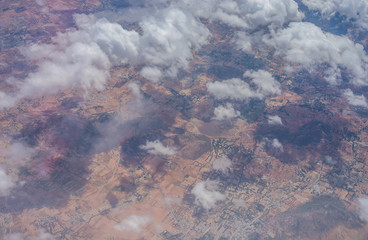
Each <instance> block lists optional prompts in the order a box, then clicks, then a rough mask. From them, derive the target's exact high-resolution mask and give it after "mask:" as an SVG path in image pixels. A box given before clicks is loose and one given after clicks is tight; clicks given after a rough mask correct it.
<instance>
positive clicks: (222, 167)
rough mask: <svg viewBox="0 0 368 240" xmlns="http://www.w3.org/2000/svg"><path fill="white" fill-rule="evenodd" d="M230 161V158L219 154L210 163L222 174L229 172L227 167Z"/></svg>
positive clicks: (229, 165)
mask: <svg viewBox="0 0 368 240" xmlns="http://www.w3.org/2000/svg"><path fill="white" fill-rule="evenodd" d="M231 165H232V162H231V160H230V159H229V158H228V157H226V156H221V157H219V158H216V159H215V161H213V163H212V168H213V169H214V170H217V171H221V172H222V173H224V174H227V173H228V172H229V168H230V167H231Z"/></svg>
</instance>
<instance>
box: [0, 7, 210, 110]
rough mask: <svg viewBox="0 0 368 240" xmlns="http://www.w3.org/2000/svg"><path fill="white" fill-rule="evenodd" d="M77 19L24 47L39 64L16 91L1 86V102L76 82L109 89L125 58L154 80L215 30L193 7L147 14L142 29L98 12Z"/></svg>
mask: <svg viewBox="0 0 368 240" xmlns="http://www.w3.org/2000/svg"><path fill="white" fill-rule="evenodd" d="M74 20H75V24H76V28H72V29H68V30H67V31H66V32H64V33H58V34H57V35H56V36H54V37H53V38H52V39H51V43H50V44H37V43H36V44H32V45H30V46H27V47H25V48H24V49H23V53H24V55H25V56H26V58H27V59H28V60H30V61H32V62H34V63H35V64H36V65H37V70H36V71H35V72H32V73H30V74H29V75H28V76H27V77H26V78H25V79H24V80H23V81H22V82H19V81H17V82H19V83H18V84H16V85H15V86H14V87H15V89H16V91H15V93H14V94H6V93H4V92H0V107H11V106H13V105H14V104H15V103H16V101H18V100H19V99H22V98H25V97H34V96H36V97H39V96H43V95H50V94H55V93H57V92H58V91H60V90H64V89H67V88H71V87H72V88H83V89H89V88H96V89H97V90H103V89H104V85H105V84H106V81H107V80H108V79H109V77H110V72H109V71H110V68H111V67H112V66H119V65H122V64H130V65H143V66H144V67H143V69H142V71H141V74H142V76H143V77H145V78H147V79H149V80H152V81H154V82H157V81H159V80H160V79H161V78H162V77H164V76H166V77H171V78H172V77H175V76H176V75H177V73H178V71H179V69H186V68H187V67H188V64H189V61H190V60H191V59H192V58H193V54H192V50H196V49H198V48H200V47H201V46H202V45H203V44H205V43H206V41H207V37H208V36H209V34H210V33H209V31H208V29H207V28H206V27H205V26H204V25H203V24H202V23H200V22H199V21H198V20H197V19H196V18H195V17H194V16H193V15H192V14H191V13H190V12H188V11H185V10H182V9H179V8H175V7H168V8H164V9H160V10H157V11H153V14H151V16H148V17H145V18H144V19H143V20H142V21H141V22H140V23H139V24H140V26H141V28H142V30H143V33H142V34H139V33H138V32H136V31H133V30H132V31H129V30H126V29H124V28H123V27H122V26H121V25H119V24H118V23H114V22H110V21H109V20H107V19H106V18H100V19H97V18H96V17H94V16H93V15H85V14H75V15H74Z"/></svg>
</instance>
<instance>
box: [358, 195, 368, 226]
mask: <svg viewBox="0 0 368 240" xmlns="http://www.w3.org/2000/svg"><path fill="white" fill-rule="evenodd" d="M358 208H359V215H360V218H361V219H362V220H364V221H366V222H368V198H359V199H358Z"/></svg>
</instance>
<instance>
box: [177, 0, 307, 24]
mask: <svg viewBox="0 0 368 240" xmlns="http://www.w3.org/2000/svg"><path fill="white" fill-rule="evenodd" d="M184 3H185V4H186V5H187V6H188V8H189V9H190V10H191V11H192V12H193V13H194V14H195V15H196V16H199V17H201V18H206V19H210V20H211V21H220V22H223V23H225V24H227V25H229V26H232V27H239V28H243V29H257V28H259V27H260V26H267V25H270V24H272V25H277V26H282V25H283V24H285V23H286V22H289V21H300V20H301V19H302V18H303V16H304V15H303V13H301V12H300V11H299V10H298V4H297V3H296V2H295V1H293V0H281V1H272V0H263V1H259V0H247V1H242V0H225V1H220V0H214V1H195V0H184Z"/></svg>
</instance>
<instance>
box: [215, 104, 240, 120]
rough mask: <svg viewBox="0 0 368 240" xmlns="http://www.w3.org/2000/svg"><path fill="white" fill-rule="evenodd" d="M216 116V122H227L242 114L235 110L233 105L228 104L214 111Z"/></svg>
mask: <svg viewBox="0 0 368 240" xmlns="http://www.w3.org/2000/svg"><path fill="white" fill-rule="evenodd" d="M214 114H215V116H214V117H213V119H215V120H219V121H221V120H225V119H233V118H236V117H238V116H240V112H239V111H237V110H235V109H234V107H233V105H232V104H231V103H227V104H226V105H225V106H222V105H220V106H218V107H216V108H215V110H214Z"/></svg>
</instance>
